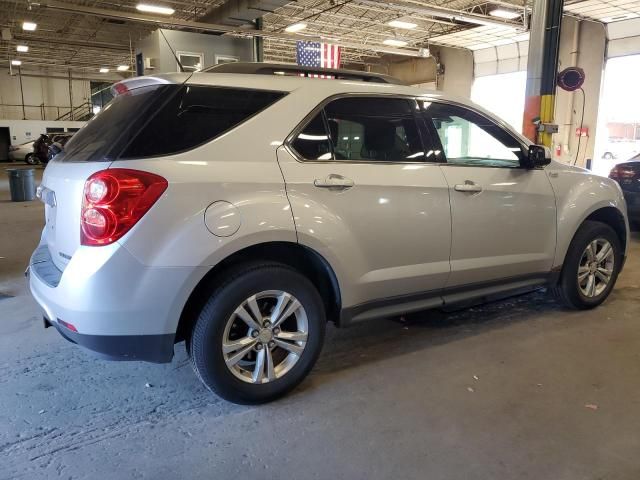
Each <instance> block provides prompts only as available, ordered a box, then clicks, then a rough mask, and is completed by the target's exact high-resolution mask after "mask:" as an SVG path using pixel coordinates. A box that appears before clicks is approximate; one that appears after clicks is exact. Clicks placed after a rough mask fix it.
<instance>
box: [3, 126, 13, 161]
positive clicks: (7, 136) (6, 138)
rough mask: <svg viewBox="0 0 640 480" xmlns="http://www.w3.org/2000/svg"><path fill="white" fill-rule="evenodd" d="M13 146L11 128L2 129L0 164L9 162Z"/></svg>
mask: <svg viewBox="0 0 640 480" xmlns="http://www.w3.org/2000/svg"><path fill="white" fill-rule="evenodd" d="M10 146H11V136H10V134H9V127H0V162H6V161H7V160H9V147H10Z"/></svg>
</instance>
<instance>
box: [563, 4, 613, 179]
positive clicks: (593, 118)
mask: <svg viewBox="0 0 640 480" xmlns="http://www.w3.org/2000/svg"><path fill="white" fill-rule="evenodd" d="M578 28H579V31H578V32H577V33H578V50H577V66H578V67H581V68H582V69H584V71H585V74H586V80H585V83H584V86H583V89H584V93H585V103H584V122H583V124H582V126H583V127H587V128H589V136H588V137H582V138H581V139H580V142H579V143H580V151H579V152H578V151H577V149H578V137H576V134H575V132H576V128H578V127H580V125H581V124H580V120H581V117H582V104H583V103H582V93H581V92H580V91H578V92H573V93H572V92H565V91H564V90H561V89H559V88H558V89H557V93H556V110H555V119H556V123H558V130H559V131H558V133H557V134H555V135H554V136H553V144H554V158H556V159H558V160H560V161H562V162H565V163H571V164H573V163H574V162H575V161H576V154H577V162H576V165H578V166H585V165H586V159H588V158H593V154H594V148H595V141H596V126H597V122H598V104H599V101H600V90H601V87H602V76H603V70H604V62H605V46H606V40H607V39H606V32H605V29H604V26H603V25H602V24H601V23H597V22H590V21H586V20H582V21H579V20H578V19H576V18H572V17H565V18H564V19H563V21H562V32H561V36H560V52H559V53H560V57H559V64H558V70H559V71H561V70H562V69H564V68H566V67H569V66H573V62H572V55H571V53H572V51H573V41H574V35H575V34H576V29H578ZM558 148H559V150H560V155H557V149H558Z"/></svg>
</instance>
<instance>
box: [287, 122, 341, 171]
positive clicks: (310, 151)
mask: <svg viewBox="0 0 640 480" xmlns="http://www.w3.org/2000/svg"><path fill="white" fill-rule="evenodd" d="M291 146H292V147H293V149H294V150H295V151H296V152H298V154H299V155H300V156H302V157H303V158H305V159H307V160H331V159H332V158H333V156H332V155H331V143H330V141H329V135H328V133H327V129H326V128H325V124H324V118H323V115H322V112H320V113H319V114H318V115H316V116H315V117H313V120H311V121H310V122H309V123H308V124H307V126H306V127H304V128H303V129H302V131H301V132H300V133H299V134H298V136H297V137H296V138H295V140H294V141H293V142H292V143H291Z"/></svg>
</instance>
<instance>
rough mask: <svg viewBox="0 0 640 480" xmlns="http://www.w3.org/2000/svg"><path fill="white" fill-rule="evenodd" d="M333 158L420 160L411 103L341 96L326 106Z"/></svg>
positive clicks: (420, 151) (420, 146) (419, 147)
mask: <svg viewBox="0 0 640 480" xmlns="http://www.w3.org/2000/svg"><path fill="white" fill-rule="evenodd" d="M325 112H326V116H327V124H328V127H329V135H330V137H331V141H332V145H333V153H334V157H335V159H336V160H355V161H368V162H377V161H381V162H403V161H409V162H410V161H419V160H422V159H423V158H424V152H423V149H422V144H421V141H420V136H419V134H418V129H417V127H416V122H415V119H414V117H413V113H412V110H411V103H410V102H409V101H407V100H403V99H396V98H380V97H377V98H367V97H353V98H342V99H338V100H335V101H333V102H331V103H330V104H329V105H327V107H326V108H325Z"/></svg>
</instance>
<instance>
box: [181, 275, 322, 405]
mask: <svg viewBox="0 0 640 480" xmlns="http://www.w3.org/2000/svg"><path fill="white" fill-rule="evenodd" d="M296 301H297V303H296ZM298 305H299V306H298ZM278 312H279V313H280V315H278V314H277V313H278ZM247 315H248V316H247ZM272 322H273V324H272ZM325 326H326V317H325V311H324V305H323V302H322V299H321V297H320V295H319V294H318V291H317V290H316V289H315V287H314V286H313V284H312V283H311V282H310V281H309V280H308V279H307V278H306V277H305V276H304V275H302V274H301V273H299V272H298V271H296V270H294V269H292V268H290V267H288V266H286V265H283V264H278V263H253V264H248V265H243V266H241V267H240V268H238V269H236V270H234V271H233V272H232V273H230V274H229V275H227V280H226V281H225V283H224V284H222V285H220V286H219V287H217V288H215V290H214V291H213V292H212V294H211V297H210V298H209V300H208V301H207V303H206V304H205V306H204V307H203V308H202V311H201V312H200V315H199V316H198V319H197V320H196V322H195V324H194V326H193V331H192V334H191V338H190V339H189V340H188V341H189V342H190V345H189V348H188V352H189V357H190V359H191V364H192V366H193V369H194V371H195V373H196V375H197V376H198V378H200V380H201V381H202V383H204V385H205V386H206V387H207V388H208V389H210V390H211V391H213V392H214V393H216V394H218V395H219V396H221V397H222V398H224V399H226V400H229V401H231V402H234V403H241V404H259V403H265V402H269V401H272V400H275V399H277V398H279V397H281V396H283V395H285V394H286V393H288V392H289V391H290V390H292V389H293V388H295V387H296V386H297V385H298V384H299V383H300V382H301V381H302V380H303V379H304V378H305V377H306V376H307V374H308V373H309V371H310V370H311V368H312V367H313V365H314V364H315V362H316V360H317V359H318V356H319V354H320V351H321V349H322V344H323V341H324V333H325ZM294 352H295V353H294ZM238 357H239V358H238Z"/></svg>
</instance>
